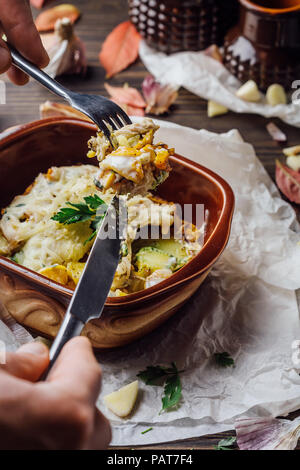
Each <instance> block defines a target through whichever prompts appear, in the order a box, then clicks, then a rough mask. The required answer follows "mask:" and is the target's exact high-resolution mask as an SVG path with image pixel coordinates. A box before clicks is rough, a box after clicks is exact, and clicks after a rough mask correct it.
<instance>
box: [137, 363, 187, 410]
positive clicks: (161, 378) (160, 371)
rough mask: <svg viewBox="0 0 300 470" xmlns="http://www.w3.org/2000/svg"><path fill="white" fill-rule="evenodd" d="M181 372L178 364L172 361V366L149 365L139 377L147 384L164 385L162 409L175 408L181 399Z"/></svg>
mask: <svg viewBox="0 0 300 470" xmlns="http://www.w3.org/2000/svg"><path fill="white" fill-rule="evenodd" d="M180 372H182V371H178V369H177V367H176V364H175V363H174V362H172V364H171V367H162V366H159V365H158V366H148V367H147V368H146V370H144V371H142V372H139V374H137V377H139V378H140V379H141V380H143V382H145V384H146V385H162V384H163V385H164V395H163V397H162V410H161V411H163V410H168V409H170V408H174V407H175V406H176V405H178V403H179V402H180V399H181V396H182V394H181V392H182V387H181V381H180V375H179V374H180Z"/></svg>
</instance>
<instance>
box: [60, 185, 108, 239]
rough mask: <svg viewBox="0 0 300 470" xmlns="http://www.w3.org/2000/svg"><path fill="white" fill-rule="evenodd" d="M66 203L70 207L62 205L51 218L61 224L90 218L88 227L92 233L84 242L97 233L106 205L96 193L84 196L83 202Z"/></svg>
mask: <svg viewBox="0 0 300 470" xmlns="http://www.w3.org/2000/svg"><path fill="white" fill-rule="evenodd" d="M66 204H67V205H68V206H70V207H63V208H62V209H60V210H59V212H57V214H55V215H54V216H53V217H51V219H52V220H55V221H56V222H59V223H60V224H63V225H70V224H76V223H78V222H85V221H86V220H91V224H90V228H91V229H92V230H93V233H92V235H91V236H90V237H89V238H88V239H87V240H86V241H85V244H86V243H87V242H89V241H91V240H92V239H93V238H94V237H95V235H96V234H97V231H98V230H99V227H100V224H101V222H102V219H103V217H104V215H105V213H106V210H107V206H106V204H105V202H104V201H103V200H102V199H101V198H100V197H99V196H98V195H97V194H94V195H93V196H87V197H85V198H84V203H79V204H75V203H72V202H67V203H66Z"/></svg>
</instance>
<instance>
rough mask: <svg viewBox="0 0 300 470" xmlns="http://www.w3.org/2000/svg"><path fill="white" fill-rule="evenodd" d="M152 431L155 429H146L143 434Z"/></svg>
mask: <svg viewBox="0 0 300 470" xmlns="http://www.w3.org/2000/svg"><path fill="white" fill-rule="evenodd" d="M152 429H153V428H148V429H146V430H145V431H142V432H141V434H146V433H147V432H149V431H152Z"/></svg>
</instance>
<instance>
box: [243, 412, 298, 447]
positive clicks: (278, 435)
mask: <svg viewBox="0 0 300 470" xmlns="http://www.w3.org/2000/svg"><path fill="white" fill-rule="evenodd" d="M235 430H236V435H237V444H238V446H239V448H240V449H241V450H294V449H295V448H296V446H297V442H298V439H299V437H300V417H298V418H296V419H294V421H289V420H287V419H275V418H241V419H238V420H237V421H236V422H235Z"/></svg>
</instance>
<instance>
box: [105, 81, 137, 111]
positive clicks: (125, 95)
mask: <svg viewBox="0 0 300 470" xmlns="http://www.w3.org/2000/svg"><path fill="white" fill-rule="evenodd" d="M104 86H105V89H106V91H107V93H108V94H109V95H110V96H111V97H112V98H114V99H115V100H117V101H118V102H119V103H122V104H127V105H129V106H133V107H135V108H145V107H146V103H145V101H144V99H143V97H142V95H141V94H140V92H139V91H138V90H137V89H136V88H132V87H129V86H126V85H124V86H123V87H115V86H111V85H109V84H108V83H105V84H104Z"/></svg>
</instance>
